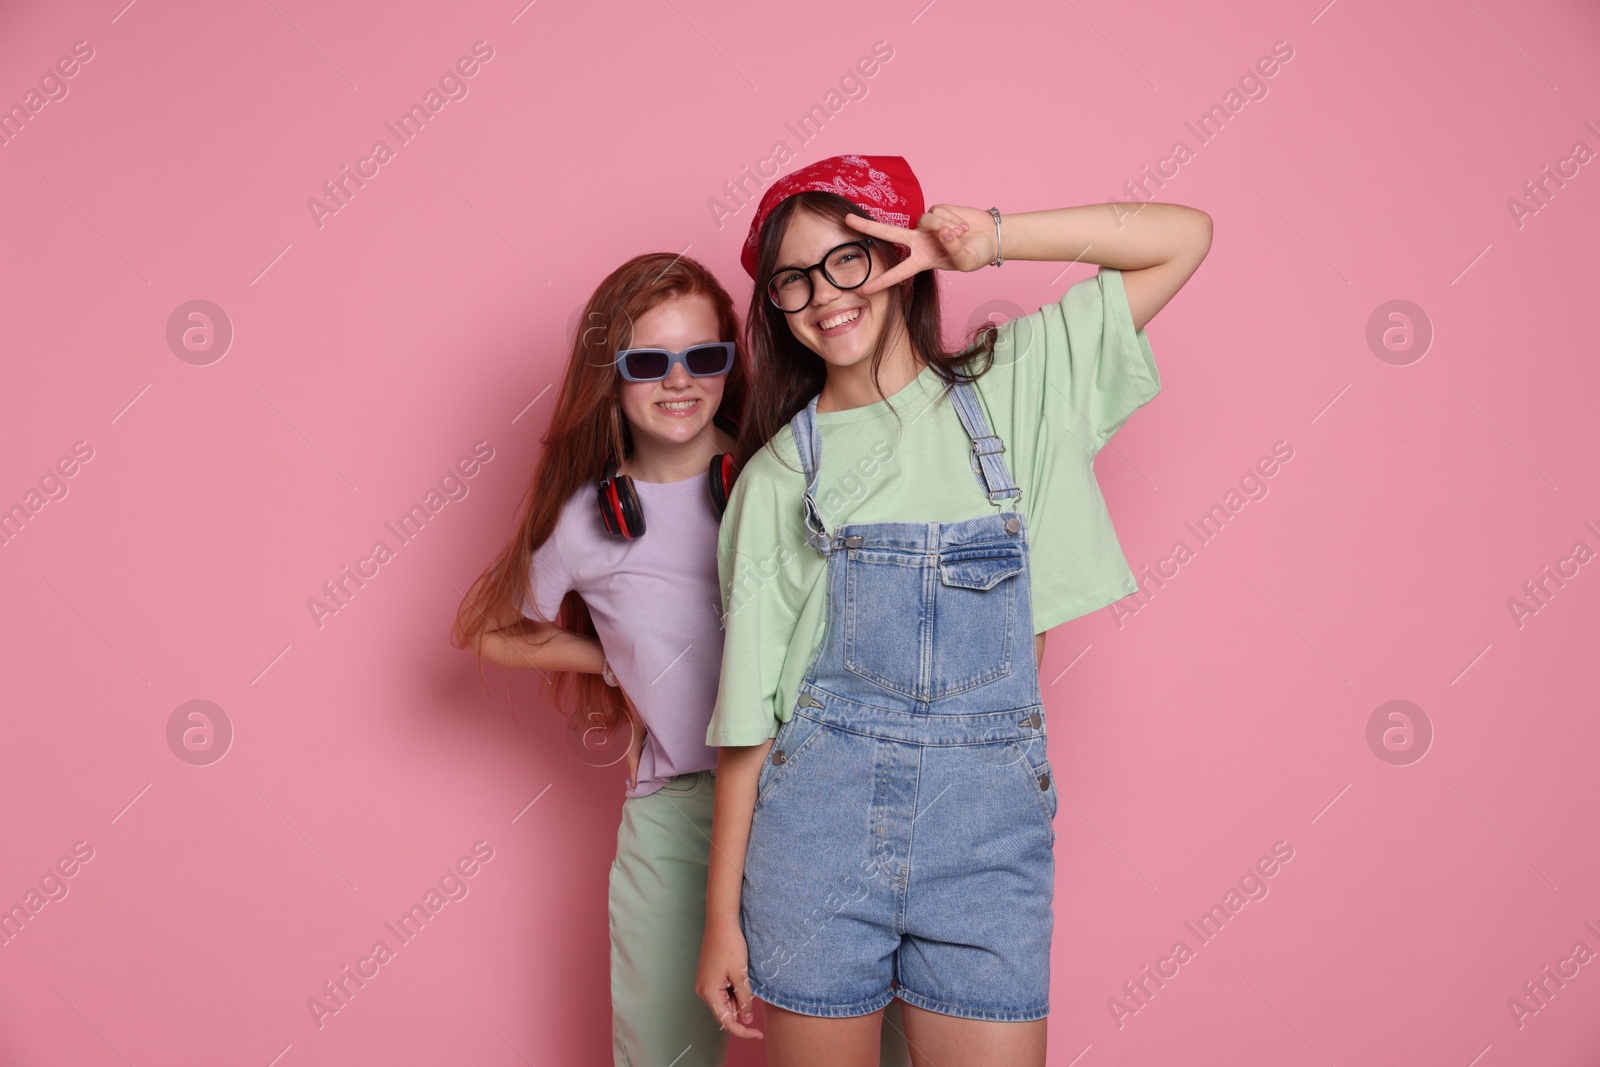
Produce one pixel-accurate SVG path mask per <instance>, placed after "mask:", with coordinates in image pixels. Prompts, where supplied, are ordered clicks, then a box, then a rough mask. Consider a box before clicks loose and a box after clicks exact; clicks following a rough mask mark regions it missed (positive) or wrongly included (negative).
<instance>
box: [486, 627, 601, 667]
mask: <svg viewBox="0 0 1600 1067" xmlns="http://www.w3.org/2000/svg"><path fill="white" fill-rule="evenodd" d="M481 641H482V644H481V646H480V648H481V651H482V653H483V658H484V659H486V660H488V661H489V662H490V663H493V664H495V665H496V666H500V667H510V668H511V669H513V670H537V671H572V672H575V673H579V674H599V673H600V664H601V662H602V660H604V658H605V652H604V650H603V649H601V647H600V639H599V638H597V637H591V636H589V635H587V634H575V633H572V632H571V631H570V630H563V629H562V628H561V627H559V626H547V627H543V628H541V629H539V630H536V631H534V632H532V633H525V634H497V633H485V634H484V635H483V636H482V638H481Z"/></svg>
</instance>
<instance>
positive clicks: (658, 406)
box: [618, 296, 733, 451]
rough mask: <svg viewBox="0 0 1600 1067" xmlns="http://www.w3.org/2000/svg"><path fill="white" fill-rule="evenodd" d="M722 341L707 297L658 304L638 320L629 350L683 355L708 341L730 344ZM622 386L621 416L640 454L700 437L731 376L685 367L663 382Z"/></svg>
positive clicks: (675, 368)
mask: <svg viewBox="0 0 1600 1067" xmlns="http://www.w3.org/2000/svg"><path fill="white" fill-rule="evenodd" d="M731 340H733V338H731V337H723V336H722V335H721V328H720V327H719V326H718V324H717V311H716V308H715V306H714V305H713V304H712V303H711V301H710V300H709V299H708V298H706V297H704V296H681V297H671V298H668V299H666V300H663V301H661V302H660V303H659V304H656V305H655V306H654V307H652V308H651V309H650V310H649V311H647V312H645V313H644V314H643V315H640V316H639V317H638V318H637V319H635V320H634V321H633V336H632V338H631V339H630V340H629V342H628V347H629V348H665V349H667V350H668V351H672V352H681V351H683V350H684V349H685V348H688V347H689V346H690V345H697V344H702V343H704V342H707V341H731ZM618 377H619V381H618V385H619V386H620V387H621V388H620V397H621V401H622V413H623V414H624V415H626V416H627V418H628V423H629V424H630V425H631V426H632V428H633V445H634V448H635V450H639V449H644V450H647V451H648V450H653V449H655V448H661V447H667V448H675V447H677V446H680V445H684V444H687V443H689V442H691V441H693V440H694V439H695V438H696V437H699V436H700V435H701V434H702V433H703V432H704V430H705V428H706V425H707V424H708V423H710V421H711V416H713V415H714V414H716V411H717V408H718V406H720V405H721V403H722V387H723V385H724V383H726V382H727V380H728V376H727V375H725V374H719V375H717V376H715V377H710V378H695V377H693V376H691V375H690V374H689V372H688V371H687V370H685V369H684V367H683V364H682V363H678V364H674V365H673V368H672V373H671V374H669V375H667V376H666V377H665V378H663V379H662V380H661V381H659V382H630V381H626V380H622V379H621V376H620V374H619V376H618Z"/></svg>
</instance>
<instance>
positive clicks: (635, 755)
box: [617, 686, 646, 789]
mask: <svg viewBox="0 0 1600 1067" xmlns="http://www.w3.org/2000/svg"><path fill="white" fill-rule="evenodd" d="M617 692H619V693H621V694H622V702H623V704H625V705H627V708H628V751H627V753H626V759H627V764H628V788H629V789H634V788H637V787H638V785H639V753H640V752H642V751H644V735H645V733H646V731H645V728H644V718H643V717H642V716H641V715H640V714H639V709H638V708H636V707H634V706H633V698H632V697H630V696H629V695H628V692H627V690H625V689H623V688H622V687H621V686H618V687H617Z"/></svg>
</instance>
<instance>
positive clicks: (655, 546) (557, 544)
mask: <svg viewBox="0 0 1600 1067" xmlns="http://www.w3.org/2000/svg"><path fill="white" fill-rule="evenodd" d="M738 328H739V324H738V320H737V318H736V316H735V314H734V310H733V301H732V299H731V298H730V297H729V296H728V294H727V292H726V291H724V290H723V288H722V286H721V285H720V284H719V283H718V282H717V280H716V278H715V277H713V276H712V275H711V273H710V272H709V271H707V270H706V269H705V268H704V267H702V266H701V265H700V264H698V263H696V262H695V261H694V260H691V259H685V258H682V257H679V256H672V255H666V254H652V255H644V256H639V257H636V258H634V259H631V260H629V261H628V262H627V263H624V264H623V265H622V266H621V267H618V268H617V269H616V270H615V271H613V272H612V273H611V274H610V276H608V277H607V278H606V279H605V280H604V281H603V282H601V283H600V286H599V288H597V289H596V290H595V292H594V295H593V296H591V297H590V298H589V302H588V304H587V306H586V307H585V308H584V312H583V317H582V319H581V321H580V323H579V326H578V334H577V337H576V338H575V339H574V341H573V345H572V354H571V358H570V360H569V361H568V363H567V369H566V377H565V380H564V382H563V384H562V387H561V392H560V395H559V396H558V397H557V398H556V402H555V413H554V415H553V416H552V417H551V420H550V427H549V429H548V430H547V431H546V433H545V437H544V451H543V453H542V454H541V455H540V457H539V462H538V466H537V468H536V469H535V471H534V474H533V480H532V482H531V484H530V485H529V487H528V491H527V495H526V496H525V498H524V500H523V502H522V507H521V516H520V519H519V521H518V524H517V532H516V534H515V536H513V537H512V539H511V541H510V542H509V543H508V544H507V545H506V546H505V548H504V549H503V550H502V551H501V553H500V554H499V557H498V558H497V559H496V560H495V561H494V563H493V564H491V565H490V567H489V568H488V569H487V570H486V571H485V572H484V573H483V575H482V576H481V577H480V578H479V579H478V580H477V582H476V583H475V584H474V585H473V587H472V589H471V591H470V592H469V593H468V594H467V596H466V598H465V600H464V602H463V603H462V605H461V607H460V609H459V612H458V615H457V619H456V624H455V630H454V634H453V640H454V642H455V644H456V646H457V647H459V648H471V649H473V650H474V651H476V652H477V653H478V655H479V656H480V657H481V658H482V659H485V660H488V661H490V662H492V663H496V664H499V665H500V666H502V667H511V668H531V669H534V670H538V671H541V672H544V673H545V674H547V675H553V676H554V678H555V682H556V694H557V697H558V700H559V701H560V702H561V703H564V704H566V705H567V706H568V708H569V710H570V715H571V728H572V729H573V730H574V731H575V732H576V733H577V734H579V735H581V736H582V737H583V738H584V743H585V745H586V746H587V747H590V748H591V749H593V748H595V747H598V744H600V743H606V744H611V745H616V746H618V747H623V746H625V748H624V756H625V759H626V765H627V771H628V780H627V799H626V800H625V801H624V802H623V805H622V824H621V826H620V827H619V828H618V830H617V851H616V859H615V861H614V862H613V863H612V865H611V878H610V892H609V912H610V930H611V1000H612V1020H613V1023H612V1045H613V1054H614V1059H615V1062H616V1063H617V1064H618V1065H619V1067H620V1065H627V1067H657V1065H659V1067H666V1065H667V1064H669V1063H672V1064H675V1065H676V1067H690V1065H697V1067H699V1065H703V1067H711V1065H716V1064H720V1063H721V1062H722V1060H723V1055H724V1052H725V1049H726V1043H727V1035H726V1033H724V1032H723V1031H722V1030H721V1029H720V1028H719V1027H718V1025H717V1022H716V1019H715V1018H714V1017H713V1016H712V1015H711V1014H710V1013H709V1012H708V1011H706V1008H705V1005H704V1004H703V1003H701V1002H700V1000H699V999H698V998H697V997H696V996H695V990H694V979H695V965H696V961H697V958H698V954H699V947H700V940H701V931H702V929H703V928H704V925H705V890H706V864H707V860H708V856H709V853H710V845H709V834H710V832H711V806H712V797H713V786H714V779H713V775H714V774H715V770H714V768H715V764H716V750H715V749H712V748H710V747H708V746H707V745H706V743H705V731H706V723H707V721H708V719H709V718H710V715H711V706H712V702H713V699H714V697H715V695H716V684H717V675H718V670H719V664H720V661H721V656H722V631H721V620H720V618H719V613H718V611H717V608H716V604H717V601H718V586H717V569H716V557H715V555H714V552H715V544H716V536H717V523H718V521H719V518H720V516H721V512H722V508H723V505H724V502H725V501H726V499H727V493H728V489H729V487H730V486H731V484H732V481H733V473H734V468H733V465H732V463H731V460H730V457H729V455H728V453H730V452H731V451H732V449H733V443H734V442H733V437H732V436H731V435H730V432H729V430H730V429H732V427H733V422H734V421H735V420H737V419H738V417H739V414H740V410H741V408H742V405H743V402H744V397H745V392H746V387H747V381H746V368H745V361H744V360H743V358H742V357H741V356H740V353H739V347H738V345H737V344H736V340H737V338H738ZM623 738H626V740H625V741H624V740H623ZM608 739H609V740H608Z"/></svg>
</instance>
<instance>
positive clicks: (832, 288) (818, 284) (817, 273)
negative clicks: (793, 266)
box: [811, 266, 844, 307]
mask: <svg viewBox="0 0 1600 1067" xmlns="http://www.w3.org/2000/svg"><path fill="white" fill-rule="evenodd" d="M842 292H844V290H843V289H840V288H839V287H837V286H836V285H834V284H833V283H832V282H830V281H829V280H828V276H827V275H826V274H824V273H822V268H821V267H820V266H818V267H812V268H811V303H812V305H813V306H814V307H821V306H822V305H824V304H826V303H829V302H830V301H832V300H833V298H834V297H836V296H838V295H839V294H840V293H842Z"/></svg>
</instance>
